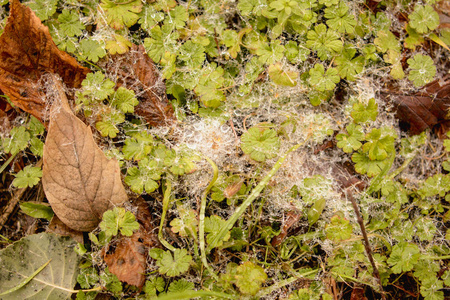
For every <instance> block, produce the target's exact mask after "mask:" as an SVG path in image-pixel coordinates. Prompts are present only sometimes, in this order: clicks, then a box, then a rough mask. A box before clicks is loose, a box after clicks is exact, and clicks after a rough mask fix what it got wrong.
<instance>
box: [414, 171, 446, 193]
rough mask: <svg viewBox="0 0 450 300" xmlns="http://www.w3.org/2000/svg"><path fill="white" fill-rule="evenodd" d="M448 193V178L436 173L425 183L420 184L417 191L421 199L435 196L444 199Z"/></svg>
mask: <svg viewBox="0 0 450 300" xmlns="http://www.w3.org/2000/svg"><path fill="white" fill-rule="evenodd" d="M449 191H450V176H449V175H444V174H440V173H438V174H435V175H433V176H430V177H428V178H427V179H426V180H425V182H423V183H422V187H421V188H420V189H419V190H418V191H417V193H418V194H419V195H420V196H421V197H422V198H428V197H433V196H437V195H439V196H440V197H444V196H445V194H446V193H447V192H449Z"/></svg>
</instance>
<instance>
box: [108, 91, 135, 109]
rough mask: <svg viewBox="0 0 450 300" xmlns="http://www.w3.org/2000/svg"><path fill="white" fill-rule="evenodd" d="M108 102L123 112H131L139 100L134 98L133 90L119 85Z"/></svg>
mask: <svg viewBox="0 0 450 300" xmlns="http://www.w3.org/2000/svg"><path fill="white" fill-rule="evenodd" d="M110 103H111V105H113V106H115V107H116V108H118V109H120V110H121V111H122V112H123V113H133V112H134V107H135V106H136V105H138V104H139V101H138V100H137V99H136V95H135V94H134V91H132V90H129V89H126V88H124V87H122V86H121V87H119V88H118V89H117V90H116V91H115V92H114V94H113V96H112V98H111V100H110Z"/></svg>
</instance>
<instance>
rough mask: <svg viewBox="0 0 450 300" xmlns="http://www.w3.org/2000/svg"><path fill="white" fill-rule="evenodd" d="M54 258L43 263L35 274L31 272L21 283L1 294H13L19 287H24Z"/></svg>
mask: <svg viewBox="0 0 450 300" xmlns="http://www.w3.org/2000/svg"><path fill="white" fill-rule="evenodd" d="M51 261H52V260H51V259H50V260H49V261H48V262H46V263H45V264H43V265H42V266H40V267H39V268H38V269H37V270H36V271H34V272H33V274H31V275H30V276H29V277H27V278H25V280H24V281H22V282H21V283H19V284H18V285H16V286H15V287H13V288H10V289H9V290H7V291H5V292H3V293H1V294H0V296H4V295H7V294H11V293H13V292H15V291H17V290H18V289H20V288H22V287H24V286H25V285H26V284H27V283H28V282H30V281H31V280H33V278H34V277H36V275H37V274H39V273H40V272H41V271H42V270H44V268H45V267H46V266H47V265H48V264H49V263H50V262H51Z"/></svg>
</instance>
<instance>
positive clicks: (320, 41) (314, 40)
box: [306, 24, 343, 60]
mask: <svg viewBox="0 0 450 300" xmlns="http://www.w3.org/2000/svg"><path fill="white" fill-rule="evenodd" d="M307 38H308V40H307V41H306V46H307V47H308V48H309V49H311V50H315V51H317V56H319V58H320V59H321V60H327V59H329V58H331V57H332V56H334V55H335V54H337V53H338V52H340V51H341V50H342V48H343V44H342V41H341V40H340V36H339V34H338V33H337V32H335V31H333V30H331V29H327V26H326V25H325V24H319V25H316V26H314V30H310V31H308V33H307Z"/></svg>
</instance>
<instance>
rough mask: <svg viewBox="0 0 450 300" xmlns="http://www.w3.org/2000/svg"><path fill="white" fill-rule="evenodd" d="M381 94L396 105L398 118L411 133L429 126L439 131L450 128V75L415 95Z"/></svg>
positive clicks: (390, 92) (418, 131) (416, 132)
mask: <svg viewBox="0 0 450 300" xmlns="http://www.w3.org/2000/svg"><path fill="white" fill-rule="evenodd" d="M381 96H382V98H384V99H385V100H386V101H390V102H391V103H392V104H393V105H394V107H395V109H396V116H397V118H398V119H399V120H400V122H401V124H403V127H405V128H406V129H407V130H408V131H409V133H410V134H411V135H415V134H419V133H421V132H422V131H424V130H425V129H427V128H431V129H433V128H437V130H438V133H442V132H447V131H448V130H449V129H450V118H449V107H450V75H447V76H446V77H444V78H442V79H439V80H435V81H433V82H431V83H429V84H428V85H426V86H424V87H423V89H422V90H421V91H420V92H418V93H416V94H413V95H405V94H397V93H395V92H394V91H388V92H384V93H382V94H381Z"/></svg>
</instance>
